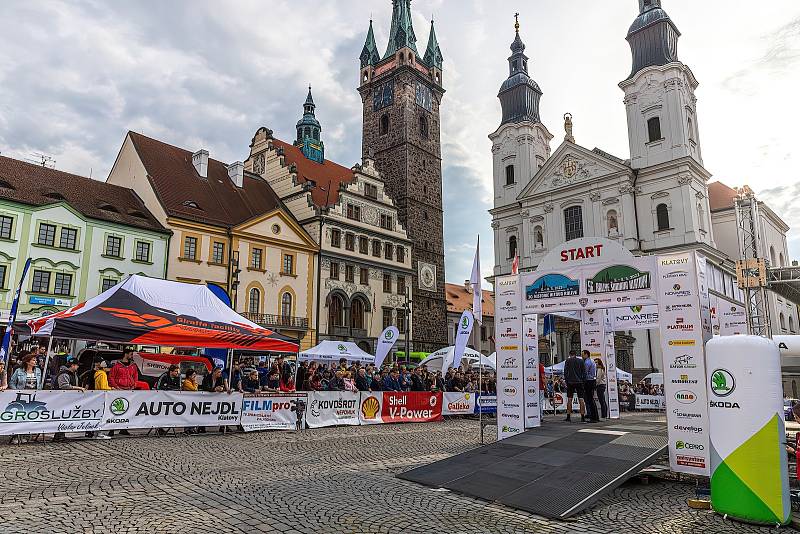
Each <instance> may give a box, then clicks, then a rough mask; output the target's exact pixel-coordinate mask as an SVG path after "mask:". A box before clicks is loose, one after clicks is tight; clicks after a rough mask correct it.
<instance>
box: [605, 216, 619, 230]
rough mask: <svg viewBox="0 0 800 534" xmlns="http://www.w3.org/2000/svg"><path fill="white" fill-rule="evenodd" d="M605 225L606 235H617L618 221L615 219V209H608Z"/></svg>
mask: <svg viewBox="0 0 800 534" xmlns="http://www.w3.org/2000/svg"><path fill="white" fill-rule="evenodd" d="M606 227H607V229H608V235H610V236H615V235H619V221H618V220H617V210H608V213H606Z"/></svg>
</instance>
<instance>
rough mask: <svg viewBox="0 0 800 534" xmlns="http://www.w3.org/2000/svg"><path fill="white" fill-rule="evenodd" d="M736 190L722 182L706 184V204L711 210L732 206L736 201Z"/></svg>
mask: <svg viewBox="0 0 800 534" xmlns="http://www.w3.org/2000/svg"><path fill="white" fill-rule="evenodd" d="M736 195H737V193H736V190H735V189H731V188H730V187H728V186H727V185H725V184H723V183H722V182H713V183H710V184H708V205H709V207H710V209H711V211H717V210H724V209H726V208H732V207H733V206H734V204H735V202H736Z"/></svg>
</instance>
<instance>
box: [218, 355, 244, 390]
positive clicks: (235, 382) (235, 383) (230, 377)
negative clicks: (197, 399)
mask: <svg viewBox="0 0 800 534" xmlns="http://www.w3.org/2000/svg"><path fill="white" fill-rule="evenodd" d="M222 377H223V378H224V379H225V389H226V390H227V391H239V386H240V385H241V382H242V377H243V374H242V366H241V364H240V363H239V362H238V361H237V362H233V366H232V369H231V370H230V372H228V371H227V370H225V371H223V372H222Z"/></svg>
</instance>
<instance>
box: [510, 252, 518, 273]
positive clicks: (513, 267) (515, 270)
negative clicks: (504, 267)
mask: <svg viewBox="0 0 800 534" xmlns="http://www.w3.org/2000/svg"><path fill="white" fill-rule="evenodd" d="M511 274H519V254H518V253H517V252H514V261H512V262H511Z"/></svg>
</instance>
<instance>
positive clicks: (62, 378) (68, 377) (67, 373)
mask: <svg viewBox="0 0 800 534" xmlns="http://www.w3.org/2000/svg"><path fill="white" fill-rule="evenodd" d="M54 389H60V390H65V391H80V392H83V391H86V390H85V389H84V388H82V387H81V386H79V385H78V359H77V358H75V357H74V356H68V357H67V362H66V364H65V365H62V366H61V368H60V369H59V370H58V374H57V375H56V380H55V388H54ZM66 439H67V436H66V435H65V434H64V432H56V433H55V434H54V435H53V441H65V440H66Z"/></svg>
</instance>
